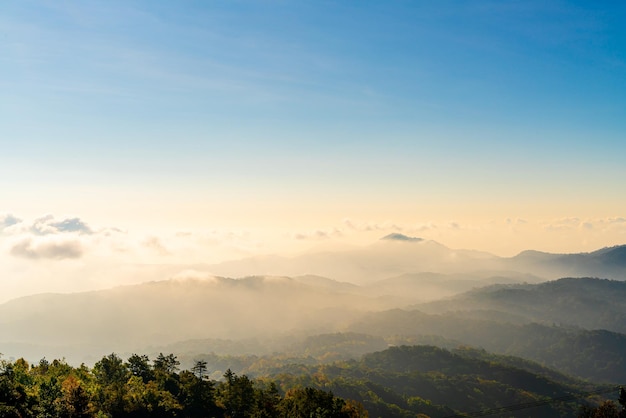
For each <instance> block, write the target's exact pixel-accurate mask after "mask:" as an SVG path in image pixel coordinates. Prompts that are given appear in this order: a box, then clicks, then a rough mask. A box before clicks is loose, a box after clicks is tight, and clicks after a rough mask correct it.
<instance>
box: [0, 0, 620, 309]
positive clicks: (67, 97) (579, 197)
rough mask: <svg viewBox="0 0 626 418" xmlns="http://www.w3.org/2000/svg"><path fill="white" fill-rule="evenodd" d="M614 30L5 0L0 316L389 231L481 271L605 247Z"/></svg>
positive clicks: (402, 13) (412, 15) (589, 20)
mask: <svg viewBox="0 0 626 418" xmlns="http://www.w3.org/2000/svg"><path fill="white" fill-rule="evenodd" d="M624 14H625V13H624V7H623V6H621V5H618V4H595V3H594V4H589V3H587V2H553V3H550V4H545V2H535V1H530V2H506V3H501V2H488V1H481V2H437V3H432V2H411V3H404V2H385V3H381V4H362V3H358V4H357V3H325V4H317V3H315V4H314V3H311V4H305V3H300V2H296V3H282V2H262V3H256V2H250V3H240V2H211V3H189V2H187V3H178V2H176V3H162V2H150V1H137V2H132V3H129V2H121V1H119V2H118V1H114V2H111V1H107V2H99V1H89V2H61V3H59V2H46V1H42V2H33V1H20V2H3V3H2V5H0V27H1V28H2V29H1V30H0V45H1V50H2V54H0V86H1V87H0V89H1V91H2V94H1V95H0V145H1V151H0V211H2V213H3V214H2V215H0V250H1V253H0V266H1V267H0V285H1V288H2V292H1V293H0V300H1V301H6V300H9V299H11V298H14V297H18V296H24V295H28V294H34V293H41V292H50V291H53V292H73V291H83V290H90V289H104V288H109V287H112V286H115V285H123V284H132V283H140V282H144V281H150V280H165V279H168V278H171V277H174V276H176V275H177V274H178V273H180V272H181V271H185V270H188V269H189V268H190V266H191V267H193V266H196V267H197V266H198V265H200V264H201V265H203V266H204V267H206V266H207V265H208V266H214V265H218V264H219V263H221V262H223V261H227V260H239V259H243V258H247V257H250V256H271V255H279V256H287V257H297V256H299V255H302V254H315V253H319V252H322V251H325V250H329V251H330V250H332V251H337V250H339V249H342V250H346V249H350V248H352V249H354V248H357V249H358V248H366V247H368V246H369V245H372V244H373V243H375V242H377V241H378V240H379V239H380V238H381V237H383V236H385V235H388V234H390V233H402V234H405V235H407V236H411V237H420V238H423V239H425V240H426V241H436V242H438V243H440V244H442V245H445V246H446V247H448V248H452V249H472V250H480V251H485V252H489V253H491V254H494V255H497V256H513V255H515V254H517V253H518V252H520V251H522V250H526V249H535V250H541V251H549V252H557V253H566V252H567V253H570V252H589V251H594V250H596V249H599V248H602V247H605V246H612V245H618V244H622V243H624V242H626V239H625V238H626V213H625V212H624V208H626V194H625V193H624V184H623V180H624V178H626V165H625V164H624V162H623V159H624V158H623V157H624V155H626V141H624V137H625V133H626V67H625V61H624V58H625V57H624V51H625V49H624V39H625V32H624V31H625V29H624V25H623V24H622V23H623V22H624V18H625V16H624ZM204 267H203V268H200V271H202V273H203V274H213V273H215V272H213V271H211V269H210V268H204ZM257 273H258V274H280V272H278V271H274V272H273V271H263V272H257ZM300 273H304V274H305V273H315V272H312V271H306V272H300ZM346 277H347V276H346ZM333 278H334V279H338V280H341V279H342V278H341V277H336V278H335V277H333ZM377 278H380V277H377ZM372 280H373V278H370V279H368V278H363V282H368V281H370V282H371V281H372Z"/></svg>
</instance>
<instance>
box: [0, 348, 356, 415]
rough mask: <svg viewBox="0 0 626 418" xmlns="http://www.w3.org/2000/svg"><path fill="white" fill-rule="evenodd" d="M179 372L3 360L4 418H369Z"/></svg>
mask: <svg viewBox="0 0 626 418" xmlns="http://www.w3.org/2000/svg"><path fill="white" fill-rule="evenodd" d="M178 365H179V362H178V360H177V358H176V356H174V355H173V354H169V355H164V354H162V353H161V354H159V356H158V357H157V359H156V360H155V361H154V362H153V365H152V366H151V365H150V360H149V358H148V357H147V356H139V355H136V354H133V355H132V356H131V357H130V358H129V359H128V361H127V362H124V361H122V359H121V358H120V357H119V356H117V355H116V354H115V353H113V354H110V355H108V356H105V357H103V358H102V359H101V360H100V361H98V362H97V363H96V364H95V365H94V367H93V369H91V370H90V369H89V368H88V367H86V366H84V365H81V366H80V367H78V368H74V367H71V366H69V365H68V364H66V363H65V362H64V361H59V360H54V361H53V362H52V363H49V362H48V361H47V360H45V359H42V360H41V361H40V362H39V364H38V365H36V366H33V367H30V366H29V365H28V363H27V362H26V361H24V360H23V359H20V360H17V361H15V362H9V361H4V360H0V418H5V417H6V418H24V417H36V418H90V417H98V418H105V417H115V418H120V417H121V418H127V417H128V418H131V417H132V418H144V417H146V418H147V417H159V418H168V417H183V418H196V417H198V418H200V417H218V418H235V417H250V418H274V417H283V416H290V415H284V414H283V412H282V411H285V410H291V409H289V408H293V407H294V406H293V405H297V406H295V408H300V409H302V410H306V411H310V412H311V414H308V415H306V416H307V417H309V416H310V417H342V418H343V417H347V418H360V417H366V416H367V412H366V411H365V410H364V409H363V408H362V406H361V405H359V404H358V403H356V402H354V401H351V402H346V401H344V400H343V399H339V398H337V397H335V396H334V395H332V394H331V393H327V392H324V391H319V390H313V389H311V390H309V389H306V388H305V389H303V390H304V395H302V394H300V392H299V391H297V390H296V391H294V392H291V394H290V395H289V396H288V397H285V398H283V397H282V396H281V394H280V392H279V389H278V386H277V385H276V384H275V383H274V382H272V381H254V380H252V379H250V378H249V377H248V376H246V375H240V376H238V375H236V374H235V373H233V372H232V371H230V370H228V371H227V372H226V374H225V375H224V381H223V382H219V383H217V382H214V381H211V380H209V379H207V378H206V371H207V370H206V364H203V363H202V362H198V364H196V366H198V367H195V368H194V372H192V371H188V370H184V371H182V372H180V373H177V370H178ZM296 395H297V396H296ZM342 408H343V409H342ZM338 411H339V412H338ZM338 414H339V415H338ZM298 416H299V415H298Z"/></svg>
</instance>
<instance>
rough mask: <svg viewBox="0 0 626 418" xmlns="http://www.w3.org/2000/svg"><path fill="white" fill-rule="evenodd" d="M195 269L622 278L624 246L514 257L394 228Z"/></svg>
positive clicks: (365, 280)
mask: <svg viewBox="0 0 626 418" xmlns="http://www.w3.org/2000/svg"><path fill="white" fill-rule="evenodd" d="M199 268H202V269H205V270H208V271H211V272H212V273H214V274H217V275H221V276H228V277H241V276H248V275H255V274H264V275H285V276H290V277H293V276H301V275H309V274H310V275H318V276H323V277H330V278H332V279H335V280H340V281H346V282H351V283H356V284H371V283H373V282H376V281H379V280H384V279H388V278H391V277H397V276H402V275H406V274H418V273H438V274H457V275H468V276H474V277H475V276H476V275H480V276H481V278H482V279H486V278H488V277H491V276H498V275H499V276H503V277H505V278H506V277H511V276H520V275H529V276H533V277H541V278H543V279H544V280H548V279H557V278H561V277H583V276H589V277H601V278H610V279H615V280H626V246H617V247H611V248H604V249H601V250H597V251H594V252H591V253H579V254H551V253H545V252H539V251H524V252H522V253H520V254H518V255H517V256H514V257H498V256H495V255H493V254H489V253H485V252H481V251H472V250H459V249H450V248H448V247H446V246H444V245H442V244H440V243H438V242H435V241H432V240H424V239H422V238H416V237H409V236H406V235H403V234H399V233H394V234H390V235H387V236H384V237H382V238H381V239H380V240H379V241H377V242H375V243H373V244H371V245H368V246H365V247H360V248H352V249H348V250H343V251H319V252H312V253H307V254H302V255H299V256H297V257H292V258H285V257H277V256H270V257H254V258H247V259H242V260H234V261H228V262H225V263H220V264H213V265H208V266H199ZM533 281H534V279H533Z"/></svg>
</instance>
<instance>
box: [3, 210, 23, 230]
mask: <svg viewBox="0 0 626 418" xmlns="http://www.w3.org/2000/svg"><path fill="white" fill-rule="evenodd" d="M20 222H22V220H21V219H19V218H17V217H15V216H14V215H12V214H10V213H6V214H0V232H2V231H3V230H4V229H6V228H8V227H10V226H13V225H17V224H19V223H20Z"/></svg>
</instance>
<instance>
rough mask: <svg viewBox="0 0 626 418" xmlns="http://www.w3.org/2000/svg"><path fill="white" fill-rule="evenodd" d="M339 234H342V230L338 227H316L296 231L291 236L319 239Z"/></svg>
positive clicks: (300, 238) (299, 238)
mask: <svg viewBox="0 0 626 418" xmlns="http://www.w3.org/2000/svg"><path fill="white" fill-rule="evenodd" d="M341 236H343V232H342V231H341V230H340V229H339V228H333V229H329V230H323V229H318V230H315V231H310V232H297V233H295V234H294V235H293V237H294V238H295V239H297V240H320V239H328V238H333V237H341Z"/></svg>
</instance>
